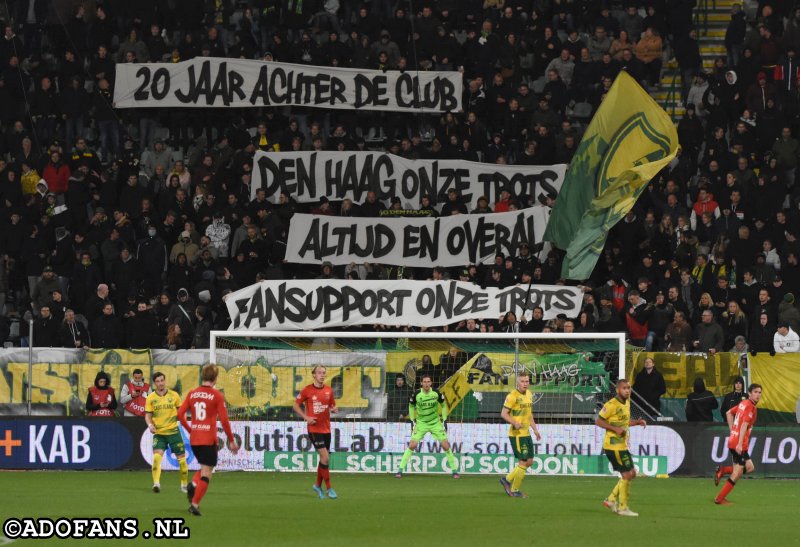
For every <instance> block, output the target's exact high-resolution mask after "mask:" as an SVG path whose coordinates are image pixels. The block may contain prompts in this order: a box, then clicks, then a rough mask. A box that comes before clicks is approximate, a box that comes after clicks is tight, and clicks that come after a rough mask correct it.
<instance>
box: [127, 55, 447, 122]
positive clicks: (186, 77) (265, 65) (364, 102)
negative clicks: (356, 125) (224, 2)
mask: <svg viewBox="0 0 800 547" xmlns="http://www.w3.org/2000/svg"><path fill="white" fill-rule="evenodd" d="M461 95H462V77H461V73H459V72H399V71H388V72H383V71H381V70H359V69H352V68H330V67H322V66H308V65H294V64H288V63H272V62H267V61H253V60H248V59H226V58H217V57H195V58H194V59H191V60H189V61H182V62H180V63H141V64H133V63H121V64H119V65H117V77H116V83H115V85H114V107H115V108H135V107H147V108H152V107H168V108H172V107H181V106H182V107H209V106H217V107H261V106H289V105H297V106H315V107H319V108H336V109H345V110H354V109H358V110H388V111H407V112H448V111H458V110H460V109H461Z"/></svg>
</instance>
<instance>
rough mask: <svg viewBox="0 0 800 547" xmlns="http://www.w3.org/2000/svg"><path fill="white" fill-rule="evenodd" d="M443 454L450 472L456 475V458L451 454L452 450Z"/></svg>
mask: <svg viewBox="0 0 800 547" xmlns="http://www.w3.org/2000/svg"><path fill="white" fill-rule="evenodd" d="M445 454H446V455H447V463H448V464H449V465H450V470H451V471H452V472H453V473H458V464H457V463H456V457H455V455H454V454H453V450H452V449H449V450H448V451H447V452H445Z"/></svg>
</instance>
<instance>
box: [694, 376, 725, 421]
mask: <svg viewBox="0 0 800 547" xmlns="http://www.w3.org/2000/svg"><path fill="white" fill-rule="evenodd" d="M718 406H719V403H718V402H717V398H716V397H714V394H713V393H711V392H710V391H708V390H707V389H706V383H705V382H704V381H703V379H702V378H695V380H694V391H692V393H690V394H689V395H687V396H686V420H687V421H689V422H713V421H714V414H713V411H714V409H715V408H717V407H718Z"/></svg>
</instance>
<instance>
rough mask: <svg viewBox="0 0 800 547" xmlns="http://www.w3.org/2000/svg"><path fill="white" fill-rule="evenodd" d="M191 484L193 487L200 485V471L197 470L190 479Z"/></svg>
mask: <svg viewBox="0 0 800 547" xmlns="http://www.w3.org/2000/svg"><path fill="white" fill-rule="evenodd" d="M192 484H193V485H195V486H197V485H198V484H200V471H199V470H198V471H197V472H196V473H195V474H194V476H193V477H192Z"/></svg>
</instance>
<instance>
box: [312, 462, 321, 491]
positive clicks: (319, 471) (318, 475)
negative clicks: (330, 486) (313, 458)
mask: <svg viewBox="0 0 800 547" xmlns="http://www.w3.org/2000/svg"><path fill="white" fill-rule="evenodd" d="M321 484H322V464H321V463H318V464H317V480H316V481H314V486H320V485H321Z"/></svg>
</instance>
